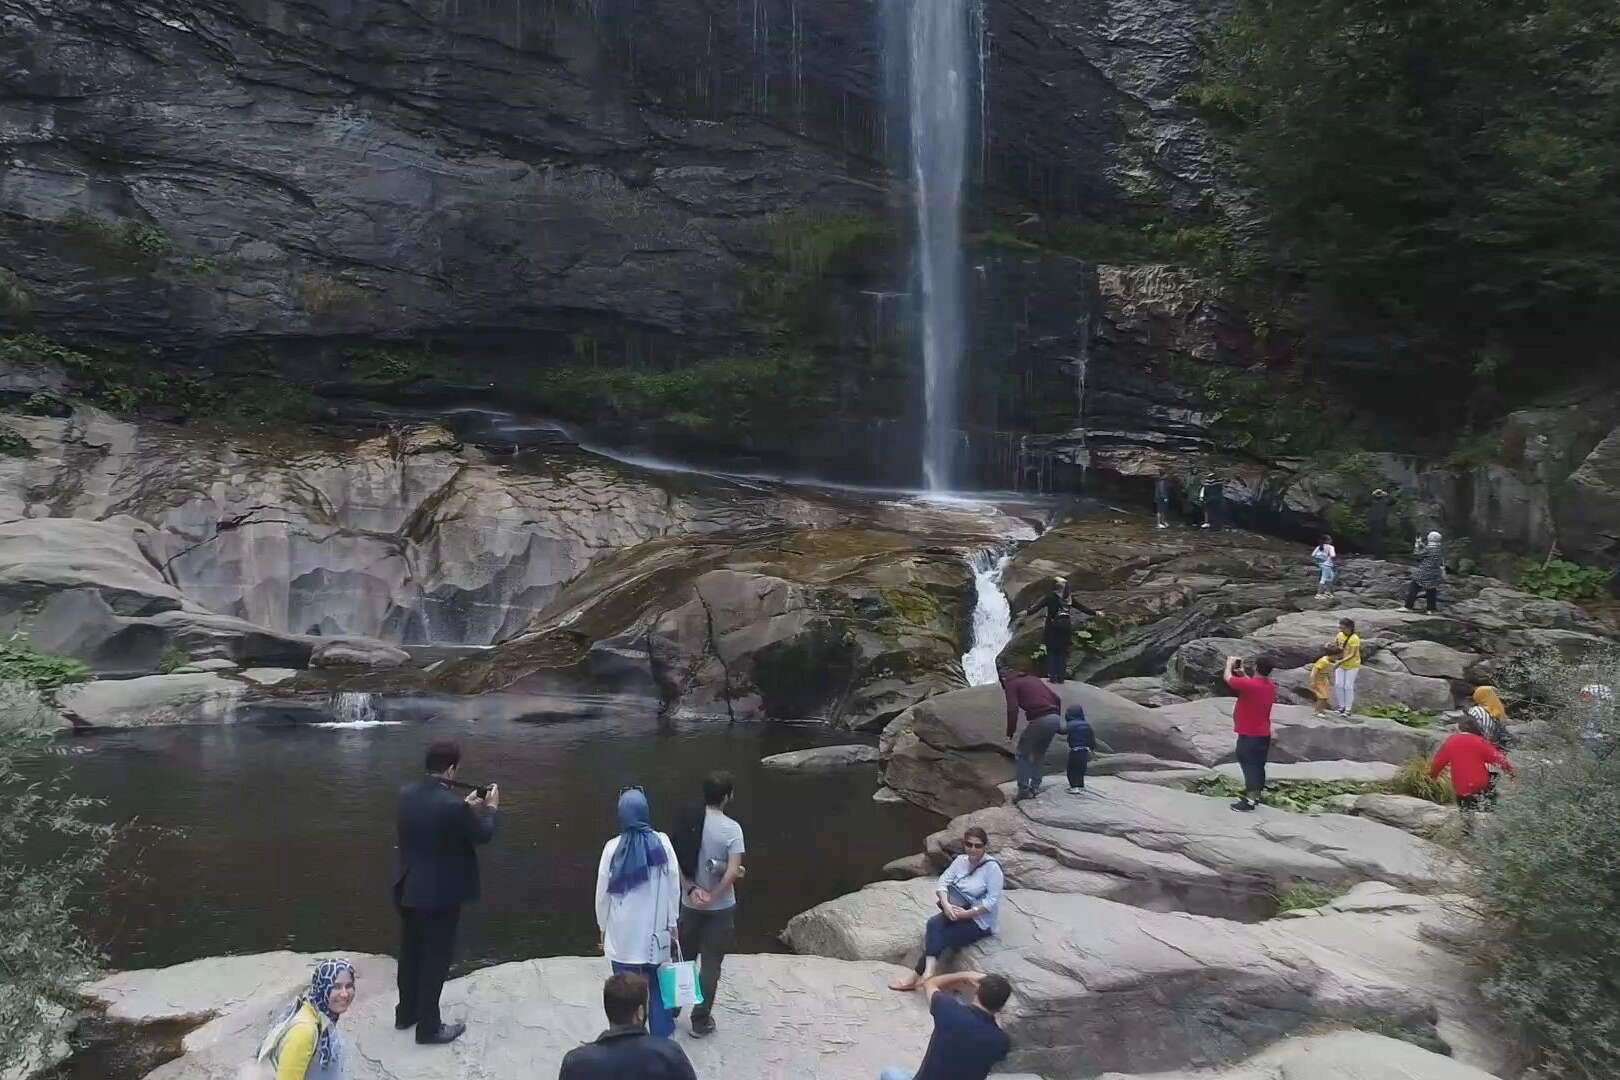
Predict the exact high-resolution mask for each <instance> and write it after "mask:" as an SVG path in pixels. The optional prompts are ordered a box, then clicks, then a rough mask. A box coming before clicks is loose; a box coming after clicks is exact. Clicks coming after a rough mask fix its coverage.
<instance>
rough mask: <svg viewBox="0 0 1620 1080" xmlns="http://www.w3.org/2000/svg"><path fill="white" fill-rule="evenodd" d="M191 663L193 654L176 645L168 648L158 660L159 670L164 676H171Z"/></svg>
mask: <svg viewBox="0 0 1620 1080" xmlns="http://www.w3.org/2000/svg"><path fill="white" fill-rule="evenodd" d="M189 663H191V654H190V653H188V652H186V650H184V649H181V648H178V647H177V646H174V645H169V646H166V647H165V648H164V650H163V655H162V656H161V657H159V659H158V670H159V671H161V672H163V674H165V675H168V674H171V673H172V672H173V671H174V670H175V668H183V667H185V666H186V665H187V664H189Z"/></svg>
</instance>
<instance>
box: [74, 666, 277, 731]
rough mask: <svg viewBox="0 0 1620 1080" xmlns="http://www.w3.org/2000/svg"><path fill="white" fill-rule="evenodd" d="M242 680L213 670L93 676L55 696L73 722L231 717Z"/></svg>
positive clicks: (146, 723)
mask: <svg viewBox="0 0 1620 1080" xmlns="http://www.w3.org/2000/svg"><path fill="white" fill-rule="evenodd" d="M246 692H247V686H246V685H245V684H244V683H241V682H238V681H237V680H235V679H229V678H225V677H224V676H221V675H219V674H216V673H215V672H211V671H209V672H203V673H201V674H198V675H146V676H143V677H141V678H138V679H97V680H96V681H94V682H88V683H80V684H79V685H77V686H71V687H68V688H66V689H64V690H62V691H61V692H60V693H59V694H58V695H57V701H58V703H59V704H60V705H61V707H62V713H63V715H65V716H66V717H67V718H68V720H69V721H70V722H71V723H72V724H73V725H74V726H75V727H94V728H130V727H150V726H153V725H157V724H200V723H222V722H227V721H230V720H232V719H233V718H234V717H235V714H236V706H237V704H238V703H239V702H240V700H241V698H242V695H243V694H244V693H246Z"/></svg>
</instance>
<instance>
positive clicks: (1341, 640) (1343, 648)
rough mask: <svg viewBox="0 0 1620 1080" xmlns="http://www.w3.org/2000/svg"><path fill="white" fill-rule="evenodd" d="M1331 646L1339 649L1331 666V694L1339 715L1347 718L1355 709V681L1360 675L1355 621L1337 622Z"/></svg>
mask: <svg viewBox="0 0 1620 1080" xmlns="http://www.w3.org/2000/svg"><path fill="white" fill-rule="evenodd" d="M1333 644H1335V645H1337V646H1338V647H1339V658H1338V660H1337V661H1335V662H1334V665H1333V692H1334V696H1335V697H1336V698H1337V699H1338V704H1339V713H1340V714H1341V715H1343V716H1349V715H1350V714H1351V713H1352V712H1354V711H1355V708H1356V679H1357V678H1358V677H1359V676H1360V675H1361V635H1360V634H1357V633H1356V620H1354V619H1340V620H1339V632H1338V634H1337V635H1336V636H1335V637H1334V638H1333Z"/></svg>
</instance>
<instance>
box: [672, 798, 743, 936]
mask: <svg viewBox="0 0 1620 1080" xmlns="http://www.w3.org/2000/svg"><path fill="white" fill-rule="evenodd" d="M743 850H744V848H743V831H742V826H741V825H738V824H737V823H736V822H735V821H732V820H731V819H730V818H728V817H727V816H726V815H725V814H723V813H721V812H720V811H718V810H714V809H706V810H704V812H703V842H702V843H701V844H700V845H698V866H697V881H696V882H695V884H696V885H698V886H699V887H701V888H702V889H703V890H704V891H705V892H713V890H714V887H715V886H716V885H718V884H720V879H721V878H723V877H725V876H726V863H727V862H729V861H730V859H731V856H732V855H741V854H742V853H743ZM681 903H683V904H685V905H686V906H687V907H689V908H694V909H696V910H698V911H723V910H725V909H726V908H729V907H736V905H737V890H736V887H735V886H733V887H730V888H727V889H726V891H725V892H723V893H719V894H718V895H715V896H714V898H713V899H712V900H710V901H709V903H707V904H702V905H699V904H696V903H693V901H692V898H691V897H690V896H683V897H682V899H681Z"/></svg>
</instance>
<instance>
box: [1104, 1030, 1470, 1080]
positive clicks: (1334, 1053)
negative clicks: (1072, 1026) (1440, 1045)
mask: <svg viewBox="0 0 1620 1080" xmlns="http://www.w3.org/2000/svg"><path fill="white" fill-rule="evenodd" d="M1098 1080H1494V1077H1493V1076H1492V1075H1491V1074H1490V1073H1488V1072H1485V1071H1483V1070H1481V1069H1476V1068H1474V1067H1473V1066H1472V1065H1464V1064H1463V1063H1462V1062H1460V1061H1456V1060H1454V1059H1452V1058H1448V1057H1445V1056H1444V1055H1441V1054H1436V1053H1432V1052H1430V1051H1428V1050H1425V1049H1423V1048H1422V1047H1421V1046H1413V1045H1412V1044H1411V1043H1407V1042H1401V1041H1400V1040H1399V1039H1391V1038H1387V1037H1386V1036H1383V1035H1375V1034H1373V1033H1371V1032H1367V1031H1335V1032H1331V1033H1329V1034H1327V1035H1309V1036H1303V1037H1300V1038H1294V1039H1287V1040H1285V1041H1283V1042H1281V1043H1278V1044H1277V1045H1276V1046H1273V1047H1272V1048H1271V1049H1269V1050H1267V1051H1265V1052H1264V1053H1262V1054H1257V1055H1255V1056H1254V1057H1252V1058H1250V1059H1249V1060H1248V1061H1245V1062H1244V1063H1243V1064H1241V1065H1236V1066H1233V1067H1232V1068H1229V1069H1215V1070H1199V1071H1196V1072H1162V1073H1152V1074H1142V1073H1136V1074H1131V1075H1127V1074H1125V1073H1104V1074H1103V1075H1102V1076H1101V1077H1099V1078H1098Z"/></svg>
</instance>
